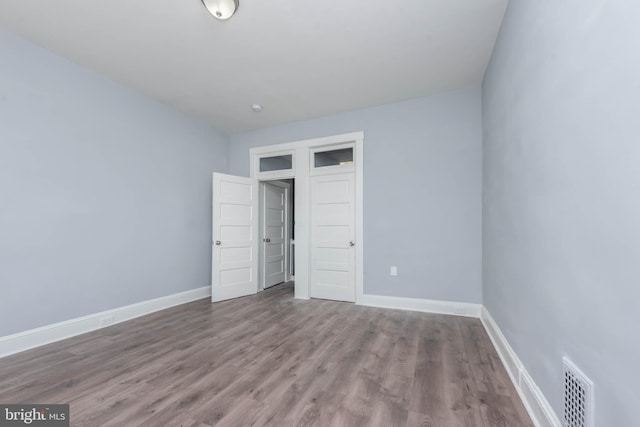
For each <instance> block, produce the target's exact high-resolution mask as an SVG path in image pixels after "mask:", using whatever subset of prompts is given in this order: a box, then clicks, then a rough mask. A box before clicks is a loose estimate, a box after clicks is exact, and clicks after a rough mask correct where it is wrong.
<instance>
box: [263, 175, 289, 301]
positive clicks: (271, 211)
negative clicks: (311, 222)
mask: <svg viewBox="0 0 640 427" xmlns="http://www.w3.org/2000/svg"><path fill="white" fill-rule="evenodd" d="M280 185H282V186H280ZM287 187H288V184H286V183H282V184H280V183H279V184H270V183H268V182H265V183H264V194H263V197H264V199H263V200H264V203H263V204H262V208H263V209H262V233H263V238H262V243H263V252H262V253H263V256H262V271H263V272H264V273H263V280H264V282H263V287H264V288H265V289H266V288H268V287H270V286H274V285H277V284H278V283H282V282H284V281H285V280H286V279H285V276H286V274H285V272H286V267H287V266H286V265H285V264H286V263H285V260H286V255H287V251H288V247H287V245H286V238H287V234H288V233H287V222H286V219H287V218H286V215H287V209H288V204H287V197H288V195H289V194H288V191H287Z"/></svg>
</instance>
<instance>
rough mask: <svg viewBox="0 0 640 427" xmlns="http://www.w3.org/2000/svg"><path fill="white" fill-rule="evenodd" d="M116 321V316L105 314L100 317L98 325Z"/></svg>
mask: <svg viewBox="0 0 640 427" xmlns="http://www.w3.org/2000/svg"><path fill="white" fill-rule="evenodd" d="M115 321H116V318H115V317H113V316H106V317H103V318H102V319H100V326H107V325H110V324H112V323H113V322H115Z"/></svg>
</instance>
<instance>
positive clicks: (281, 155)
mask: <svg viewBox="0 0 640 427" xmlns="http://www.w3.org/2000/svg"><path fill="white" fill-rule="evenodd" d="M255 162H256V163H255V166H254V167H255V168H256V169H255V172H256V173H257V178H258V179H278V178H290V177H291V176H293V175H294V173H295V172H294V169H295V153H294V152H293V151H281V152H278V153H268V154H267V153H265V154H263V155H259V156H257V158H256V159H255Z"/></svg>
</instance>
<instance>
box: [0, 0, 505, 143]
mask: <svg viewBox="0 0 640 427" xmlns="http://www.w3.org/2000/svg"><path fill="white" fill-rule="evenodd" d="M506 4H507V0H400V1H389V0H333V1H321V0H240V8H239V10H238V12H237V13H236V15H235V16H234V17H232V18H231V19H230V20H229V21H224V22H220V21H217V20H215V19H214V18H213V17H212V16H211V15H209V13H208V12H207V11H206V9H205V8H204V6H203V5H202V3H201V1H200V0H135V1H134V0H110V1H87V0H55V1H52V0H49V1H43V0H2V1H1V2H0V26H2V27H3V28H5V29H7V30H9V31H12V32H14V33H17V34H19V35H22V36H23V37H25V38H27V39H29V40H32V41H33V42H35V43H37V44H39V45H41V46H44V47H46V48H48V49H50V50H52V51H54V52H57V53H59V54H60V55H62V56H65V57H67V58H69V59H71V60H73V61H75V62H77V63H79V64H82V65H85V66H87V67H89V68H92V69H94V70H96V71H98V72H99V73H101V74H103V75H105V76H107V77H109V78H111V79H113V80H116V81H118V82H121V83H123V84H125V85H126V86H129V87H131V88H133V89H134V90H137V91H139V92H142V93H144V94H146V95H148V96H150V97H153V98H156V99H158V100H160V101H162V102H164V103H166V104H169V105H171V106H173V107H175V108H177V109H179V110H181V111H184V112H186V113H188V114H191V115H193V116H196V117H199V118H202V119H204V120H206V121H207V122H209V123H211V124H212V125H213V126H215V127H216V128H218V129H220V130H222V131H224V132H227V133H234V132H238V131H242V130H248V129H253V128H259V127H264V126H271V125H276V124H280V123H287V122H292V121H297V120H304V119H309V118H314V117H319V116H324V115H328V114H333V113H338V112H343V111H349V110H354V109H358V108H363V107H368V106H373V105H379V104H384V103H388V102H395V101H399V100H403V99H409V98H415V97H420V96H426V95H429V94H431V93H435V92H441V91H446V90H450V89H454V88H458V87H464V86H468V85H472V84H477V83H480V82H481V81H482V78H483V76H484V72H485V69H486V66H487V63H488V61H489V57H490V55H491V51H492V49H493V45H494V42H495V39H496V36H497V34H498V30H499V28H500V23H501V21H502V16H503V14H504V10H505V8H506ZM256 102H257V103H260V104H263V106H264V111H263V112H262V113H259V114H256V113H254V112H252V111H251V104H253V103H256Z"/></svg>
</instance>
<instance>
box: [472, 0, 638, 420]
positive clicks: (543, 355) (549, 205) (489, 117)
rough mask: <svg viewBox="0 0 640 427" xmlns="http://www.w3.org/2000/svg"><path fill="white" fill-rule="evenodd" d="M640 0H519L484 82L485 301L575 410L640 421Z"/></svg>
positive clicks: (534, 368)
mask: <svg viewBox="0 0 640 427" xmlns="http://www.w3.org/2000/svg"><path fill="white" fill-rule="evenodd" d="M639 16H640V2H632V1H602V0H581V1H577V0H576V1H565V2H552V1H524V0H511V1H510V5H509V8H508V11H507V14H506V17H505V21H504V23H503V26H502V30H501V33H500V36H499V38H498V43H497V46H496V49H495V51H494V53H493V58H492V60H491V63H490V66H489V70H488V72H487V75H486V78H485V82H484V84H483V128H484V203H483V218H484V223H483V233H484V246H483V251H484V302H485V305H486V306H487V307H488V309H489V311H490V312H491V313H492V315H493V316H494V317H495V319H496V321H497V322H498V324H499V326H500V328H501V329H502V331H503V332H504V333H505V335H506V336H507V339H508V340H509V342H510V343H511V344H512V346H513V347H514V349H515V350H516V352H517V353H518V354H519V355H520V357H521V359H522V361H523V362H524V364H525V365H526V367H527V369H528V370H529V372H530V373H531V374H532V375H533V378H534V379H535V381H536V382H537V384H538V385H539V386H540V387H541V388H542V391H543V392H544V394H545V395H546V396H547V397H548V398H549V399H550V401H551V403H552V405H553V407H554V408H555V410H556V412H557V413H558V415H559V416H562V400H561V399H562V376H561V357H562V355H564V354H566V355H568V356H569V357H570V358H571V359H573V360H574V362H576V363H577V364H578V365H579V366H580V367H581V368H582V369H583V370H584V371H585V372H586V374H587V375H589V376H590V377H591V378H592V379H593V380H594V381H595V385H596V420H597V423H596V425H598V426H603V427H604V426H632V425H633V426H637V425H639V424H638V413H637V405H638V396H639V393H638V387H637V386H638V381H639V380H640V368H639V367H638V361H639V360H640V340H639V339H638V331H637V328H638V325H640V314H639V313H640V311H638V307H637V306H638V301H640V282H639V278H640V118H639V113H640V109H639V108H640V107H639V106H640V55H639V52H640V25H638V17H639Z"/></svg>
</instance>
